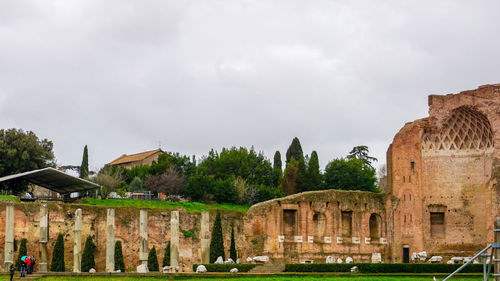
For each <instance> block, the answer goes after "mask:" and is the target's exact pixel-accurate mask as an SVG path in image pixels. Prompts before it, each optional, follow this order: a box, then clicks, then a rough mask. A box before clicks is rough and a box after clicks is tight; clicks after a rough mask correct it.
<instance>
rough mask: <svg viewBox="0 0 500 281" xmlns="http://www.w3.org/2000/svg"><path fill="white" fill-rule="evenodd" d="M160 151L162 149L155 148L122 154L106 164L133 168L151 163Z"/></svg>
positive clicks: (161, 151)
mask: <svg viewBox="0 0 500 281" xmlns="http://www.w3.org/2000/svg"><path fill="white" fill-rule="evenodd" d="M161 153H163V150H161V149H160V148H158V149H155V150H151V151H145V152H140V153H135V154H131V155H127V154H123V155H122V156H120V157H118V158H117V159H115V160H113V161H111V162H109V163H108V164H109V165H117V166H122V167H125V168H127V169H130V168H133V167H135V166H139V165H151V164H152V163H153V161H155V160H156V159H158V156H159V155H160V154H161Z"/></svg>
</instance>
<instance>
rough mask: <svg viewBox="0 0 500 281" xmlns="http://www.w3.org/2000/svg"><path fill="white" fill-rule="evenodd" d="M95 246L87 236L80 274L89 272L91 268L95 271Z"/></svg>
mask: <svg viewBox="0 0 500 281" xmlns="http://www.w3.org/2000/svg"><path fill="white" fill-rule="evenodd" d="M94 252H95V245H94V242H93V241H92V236H90V235H89V236H87V240H85V247H84V248H83V253H82V272H89V270H90V269H91V268H93V269H95V259H94V255H95V253H94Z"/></svg>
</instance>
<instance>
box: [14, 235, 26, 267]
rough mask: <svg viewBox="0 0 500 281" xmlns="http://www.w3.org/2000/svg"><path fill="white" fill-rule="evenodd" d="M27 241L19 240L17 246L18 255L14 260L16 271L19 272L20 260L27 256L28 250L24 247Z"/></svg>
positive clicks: (24, 239)
mask: <svg viewBox="0 0 500 281" xmlns="http://www.w3.org/2000/svg"><path fill="white" fill-rule="evenodd" d="M26 243H28V240H26V238H23V239H21V244H20V245H19V254H18V255H17V259H16V270H21V258H22V257H23V256H26V255H28V249H27V247H26Z"/></svg>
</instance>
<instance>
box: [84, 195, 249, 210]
mask: <svg viewBox="0 0 500 281" xmlns="http://www.w3.org/2000/svg"><path fill="white" fill-rule="evenodd" d="M75 204H76V205H91V206H103V207H133V208H156V209H175V208H177V207H182V208H184V209H185V210H186V211H187V212H188V213H196V212H202V211H209V210H229V211H238V212H242V213H246V212H247V211H248V209H249V208H250V206H248V205H235V204H204V203H199V202H166V201H154V200H133V199H94V198H85V199H83V200H82V202H81V203H75Z"/></svg>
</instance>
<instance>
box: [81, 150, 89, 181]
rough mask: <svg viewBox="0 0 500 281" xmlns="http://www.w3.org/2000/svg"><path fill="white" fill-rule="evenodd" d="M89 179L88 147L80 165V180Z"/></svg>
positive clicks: (84, 151)
mask: <svg viewBox="0 0 500 281" xmlns="http://www.w3.org/2000/svg"><path fill="white" fill-rule="evenodd" d="M88 177H89V151H88V149H87V145H85V147H84V148H83V158H82V164H81V165H80V178H82V179H86V178H88Z"/></svg>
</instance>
